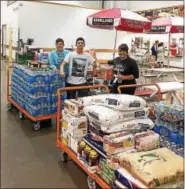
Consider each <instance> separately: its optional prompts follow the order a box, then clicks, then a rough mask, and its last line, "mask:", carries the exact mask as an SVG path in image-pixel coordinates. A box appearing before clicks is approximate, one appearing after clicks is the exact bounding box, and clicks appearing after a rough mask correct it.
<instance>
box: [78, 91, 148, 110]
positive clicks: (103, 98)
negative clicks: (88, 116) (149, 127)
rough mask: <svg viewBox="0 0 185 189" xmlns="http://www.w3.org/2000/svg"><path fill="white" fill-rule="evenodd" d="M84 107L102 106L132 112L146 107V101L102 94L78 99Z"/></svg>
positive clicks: (130, 96)
mask: <svg viewBox="0 0 185 189" xmlns="http://www.w3.org/2000/svg"><path fill="white" fill-rule="evenodd" d="M79 101H80V103H82V104H83V105H84V106H89V105H103V106H107V107H109V108H113V109H115V110H120V111H132V110H138V109H143V108H145V107H146V101H145V100H144V99H142V98H140V97H138V96H133V95H124V94H102V95H96V96H89V97H83V98H80V99H79Z"/></svg>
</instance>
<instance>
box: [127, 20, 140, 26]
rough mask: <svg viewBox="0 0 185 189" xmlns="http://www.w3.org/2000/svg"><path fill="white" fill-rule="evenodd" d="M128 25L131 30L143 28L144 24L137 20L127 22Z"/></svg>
mask: <svg viewBox="0 0 185 189" xmlns="http://www.w3.org/2000/svg"><path fill="white" fill-rule="evenodd" d="M125 22H126V24H127V26H128V27H130V28H143V22H141V21H136V20H125Z"/></svg>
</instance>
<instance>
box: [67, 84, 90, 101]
mask: <svg viewBox="0 0 185 189" xmlns="http://www.w3.org/2000/svg"><path fill="white" fill-rule="evenodd" d="M80 86H87V84H82V85H74V84H69V83H66V87H80ZM85 96H89V89H82V90H77V91H76V90H73V91H67V98H68V99H77V98H78V97H85Z"/></svg>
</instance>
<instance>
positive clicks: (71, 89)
mask: <svg viewBox="0 0 185 189" xmlns="http://www.w3.org/2000/svg"><path fill="white" fill-rule="evenodd" d="M98 88H104V89H105V90H106V92H107V93H109V88H108V87H107V86H106V85H91V86H78V87H76V86H75V87H64V88H60V89H58V90H57V141H58V140H59V138H60V119H61V117H62V115H61V108H60V107H61V97H60V96H61V92H64V91H75V90H76V91H77V90H81V89H98ZM57 146H58V144H57Z"/></svg>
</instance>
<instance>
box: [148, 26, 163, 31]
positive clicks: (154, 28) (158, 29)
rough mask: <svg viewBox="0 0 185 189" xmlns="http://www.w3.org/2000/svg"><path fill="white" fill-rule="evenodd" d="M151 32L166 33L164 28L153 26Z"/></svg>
mask: <svg viewBox="0 0 185 189" xmlns="http://www.w3.org/2000/svg"><path fill="white" fill-rule="evenodd" d="M151 32H166V26H153V27H152V28H151Z"/></svg>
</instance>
